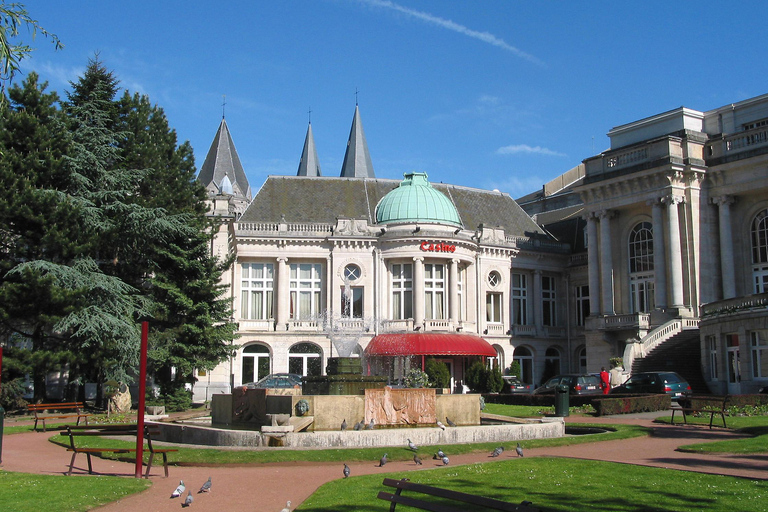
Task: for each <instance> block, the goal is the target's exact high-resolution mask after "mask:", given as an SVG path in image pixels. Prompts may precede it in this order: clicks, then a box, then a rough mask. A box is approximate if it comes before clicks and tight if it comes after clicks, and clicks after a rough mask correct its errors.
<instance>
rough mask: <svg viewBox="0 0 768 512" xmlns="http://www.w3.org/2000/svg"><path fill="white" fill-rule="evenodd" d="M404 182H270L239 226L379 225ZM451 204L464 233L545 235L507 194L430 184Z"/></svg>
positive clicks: (293, 179) (285, 179) (290, 179)
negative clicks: (384, 206) (380, 213)
mask: <svg viewBox="0 0 768 512" xmlns="http://www.w3.org/2000/svg"><path fill="white" fill-rule="evenodd" d="M399 184H400V180H389V179H377V178H335V177H308V176H269V177H268V178H267V181H266V182H264V185H262V187H261V189H260V190H259V191H258V193H257V194H256V196H255V197H254V198H253V201H252V202H251V204H250V206H249V207H248V209H247V210H246V211H245V213H243V215H242V217H241V218H240V222H280V220H281V217H282V216H284V217H285V221H286V222H289V223H301V222H308V223H309V222H320V223H331V224H333V223H335V222H336V220H337V219H338V218H352V219H360V218H363V219H367V221H368V223H369V224H371V225H372V224H374V223H375V211H376V205H377V204H378V202H379V201H380V200H381V199H382V198H383V197H384V196H385V195H386V194H387V193H388V192H390V191H391V190H393V189H394V188H395V187H397V186H398V185H399ZM432 186H433V187H434V188H435V189H437V190H439V191H440V192H442V193H443V194H445V195H446V196H447V197H448V199H450V200H451V202H453V204H454V205H455V206H456V209H457V211H458V213H459V217H460V219H461V223H462V225H463V226H464V228H465V229H476V228H477V227H478V225H480V224H484V225H485V226H486V227H502V228H503V229H504V230H505V231H506V234H507V235H508V236H526V234H530V233H532V232H539V233H541V232H542V230H541V228H539V227H538V226H537V225H536V223H535V222H533V220H531V218H530V217H529V216H528V215H527V214H526V213H525V212H524V211H523V209H522V208H520V206H518V204H517V203H516V202H515V201H514V199H512V198H511V197H510V196H509V194H504V193H501V192H493V191H488V190H481V189H474V188H469V187H460V186H455V185H446V184H443V183H432Z"/></svg>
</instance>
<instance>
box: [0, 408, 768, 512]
mask: <svg viewBox="0 0 768 512" xmlns="http://www.w3.org/2000/svg"><path fill="white" fill-rule="evenodd" d="M664 415H668V413H663V412H662V413H651V414H648V413H646V414H641V415H626V416H623V415H622V416H610V417H600V418H593V417H580V416H572V417H568V418H566V424H573V423H601V424H614V423H623V424H637V425H643V426H648V427H651V428H653V430H654V433H653V435H652V436H651V437H641V438H633V439H625V440H617V441H602V442H597V443H586V444H581V445H573V446H564V447H557V448H538V449H534V448H530V449H526V450H525V455H526V457H537V456H547V457H550V456H551V457H572V458H581V459H590V460H603V461H611V462H619V463H626V464H639V465H644V466H656V467H664V468H671V469H681V470H686V471H697V472H702V473H713V474H722V475H732V476H738V477H745V478H751V479H760V480H768V455H725V456H721V455H699V454H690V453H682V452H677V451H675V450H676V448H677V447H678V446H680V445H684V444H691V443H700V442H707V441H718V440H723V439H734V438H737V437H739V436H738V435H737V434H735V433H733V432H731V431H729V430H725V429H712V430H710V429H709V428H708V427H700V426H679V425H664V424H656V423H653V418H655V417H657V416H664ZM51 435H52V433H50V432H49V433H45V434H44V433H28V434H14V435H9V436H5V438H4V440H3V463H2V465H0V468H2V469H3V470H5V471H17V472H26V473H39V474H51V475H61V474H63V473H64V472H65V471H66V470H67V467H68V463H69V458H70V455H69V453H67V452H66V451H65V450H64V449H63V448H61V447H59V446H56V445H54V444H52V443H50V442H48V438H49V437H50V436H51ZM55 435H58V433H55ZM523 445H524V443H523ZM507 454H509V455H507ZM512 456H514V450H508V451H507V452H505V454H504V455H503V456H502V457H501V458H500V459H502V460H503V459H505V458H507V457H512ZM488 461H489V458H488V455H487V454H483V453H480V454H467V455H459V456H451V465H459V464H471V463H477V462H488ZM432 462H433V461H431V460H429V461H425V463H424V465H423V466H418V467H417V466H415V465H414V463H413V462H410V461H409V462H390V463H389V464H387V465H386V467H384V468H379V467H378V462H377V461H371V462H357V463H350V464H349V466H350V468H351V470H352V475H365V474H372V473H389V472H393V471H414V470H422V469H432V468H434V467H436V466H435V464H432ZM78 465H79V466H81V467H86V464H85V460H84V459H83V460H79V459H78ZM93 465H94V470H95V471H97V472H98V473H99V474H108V475H124V476H128V477H132V476H133V474H134V465H133V464H130V463H125V462H114V461H110V460H105V459H98V458H97V459H95V460H94V463H93ZM417 468H418V469H417ZM341 470H342V466H341V465H340V464H338V463H295V462H294V463H279V464H263V465H258V466H226V467H185V466H179V467H175V466H172V467H171V468H170V478H164V477H163V476H162V465H160V466H156V467H155V468H154V469H153V475H152V476H151V477H150V478H151V479H152V481H153V483H154V485H153V486H152V487H151V488H150V489H149V490H147V491H145V492H144V493H141V494H138V495H133V496H130V497H128V498H126V499H124V500H120V501H117V502H114V503H111V504H109V505H106V506H104V507H101V508H99V509H97V510H99V511H101V512H112V511H114V512H134V511H135V512H155V511H157V512H160V511H170V510H178V509H179V508H180V506H181V504H180V501H179V500H178V499H170V498H169V496H170V494H171V492H172V491H173V490H174V489H175V488H176V486H177V485H178V483H179V480H184V483H185V484H186V485H187V488H188V489H191V490H192V492H193V494H194V496H195V501H194V503H193V505H192V507H193V508H194V512H203V511H216V512H218V511H221V510H227V511H232V512H236V511H267V512H269V511H272V512H276V511H278V510H281V509H282V508H283V507H284V506H285V502H286V501H287V500H291V502H292V508H294V507H296V506H298V505H299V504H300V503H302V502H303V501H304V500H306V499H307V497H309V496H310V495H311V494H312V493H313V492H314V491H315V490H316V489H317V488H318V487H319V486H320V485H322V484H324V483H326V482H328V481H331V480H335V479H337V478H341V477H342V472H341ZM209 476H210V477H211V478H212V482H213V486H212V492H211V494H200V495H198V494H195V493H196V491H197V490H198V489H199V488H200V486H201V485H202V484H203V483H204V482H205V481H206V480H207V479H208V477H209ZM72 478H88V476H75V475H73V477H72Z"/></svg>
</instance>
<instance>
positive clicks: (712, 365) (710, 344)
mask: <svg viewBox="0 0 768 512" xmlns="http://www.w3.org/2000/svg"><path fill="white" fill-rule="evenodd" d="M707 348H708V349H709V377H710V379H712V380H717V337H716V336H707Z"/></svg>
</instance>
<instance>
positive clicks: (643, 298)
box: [629, 222, 655, 313]
mask: <svg viewBox="0 0 768 512" xmlns="http://www.w3.org/2000/svg"><path fill="white" fill-rule="evenodd" d="M654 277H655V276H654V272H653V226H652V225H651V223H650V222H641V223H639V224H637V225H636V226H635V227H634V228H633V229H632V232H631V233H630V234H629V288H630V294H631V296H632V312H633V313H648V312H649V311H651V310H652V309H653V308H654V304H655V302H654Z"/></svg>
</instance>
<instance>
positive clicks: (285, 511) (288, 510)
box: [280, 501, 291, 512]
mask: <svg viewBox="0 0 768 512" xmlns="http://www.w3.org/2000/svg"><path fill="white" fill-rule="evenodd" d="M280 512H291V502H290V501H288V502H286V503H285V508H284V509H283V510H281V511H280Z"/></svg>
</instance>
